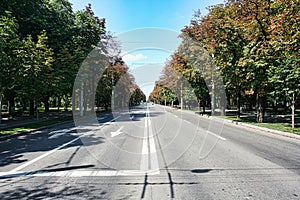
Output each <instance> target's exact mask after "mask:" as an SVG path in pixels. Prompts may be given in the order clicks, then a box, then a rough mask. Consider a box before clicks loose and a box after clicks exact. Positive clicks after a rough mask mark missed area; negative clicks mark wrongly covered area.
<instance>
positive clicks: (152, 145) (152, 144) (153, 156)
mask: <svg viewBox="0 0 300 200" xmlns="http://www.w3.org/2000/svg"><path fill="white" fill-rule="evenodd" d="M148 116H149V144H150V155H149V156H150V158H151V168H150V169H151V170H158V169H159V165H158V159H157V152H156V147H155V142H154V135H153V130H152V126H151V118H150V113H149V115H148Z"/></svg>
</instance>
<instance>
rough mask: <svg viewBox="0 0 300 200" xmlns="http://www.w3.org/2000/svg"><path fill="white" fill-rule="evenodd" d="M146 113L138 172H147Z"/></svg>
mask: <svg viewBox="0 0 300 200" xmlns="http://www.w3.org/2000/svg"><path fill="white" fill-rule="evenodd" d="M147 127H148V112H147V111H146V117H145V128H144V137H143V146H142V155H141V165H140V170H142V171H146V170H148V166H149V164H148V151H149V150H148V135H147V134H148V128H147Z"/></svg>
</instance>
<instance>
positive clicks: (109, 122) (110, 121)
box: [103, 116, 121, 125]
mask: <svg viewBox="0 0 300 200" xmlns="http://www.w3.org/2000/svg"><path fill="white" fill-rule="evenodd" d="M120 117H121V116H118V117H116V118H113V119H112V120H109V121H108V122H105V123H103V125H110V124H111V123H112V121H114V120H116V119H119V118H120Z"/></svg>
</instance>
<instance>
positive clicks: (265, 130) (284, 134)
mask: <svg viewBox="0 0 300 200" xmlns="http://www.w3.org/2000/svg"><path fill="white" fill-rule="evenodd" d="M199 116H201V117H204V118H208V119H212V120H216V121H223V122H225V123H226V124H229V125H234V126H243V127H246V128H249V129H254V130H259V131H263V132H267V133H271V134H274V135H280V136H283V137H288V138H293V139H297V140H300V135H297V134H293V133H289V132H284V131H278V130H274V129H270V128H265V127H260V126H255V125H252V124H247V123H244V122H237V121H234V120H228V119H223V118H219V117H214V116H209V115H199Z"/></svg>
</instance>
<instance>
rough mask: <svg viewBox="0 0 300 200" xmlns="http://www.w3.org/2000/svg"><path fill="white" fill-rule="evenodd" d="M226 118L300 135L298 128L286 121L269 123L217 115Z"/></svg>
mask: <svg viewBox="0 0 300 200" xmlns="http://www.w3.org/2000/svg"><path fill="white" fill-rule="evenodd" d="M219 117H222V118H225V119H228V120H233V121H237V122H243V123H247V124H251V125H255V126H259V127H264V128H269V129H273V130H278V131H284V132H289V133H294V134H298V135H300V128H292V126H291V125H290V124H286V123H279V122H278V123H271V122H265V123H257V122H255V121H252V120H249V119H247V118H245V119H241V118H240V119H237V118H236V117H234V116H219Z"/></svg>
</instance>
